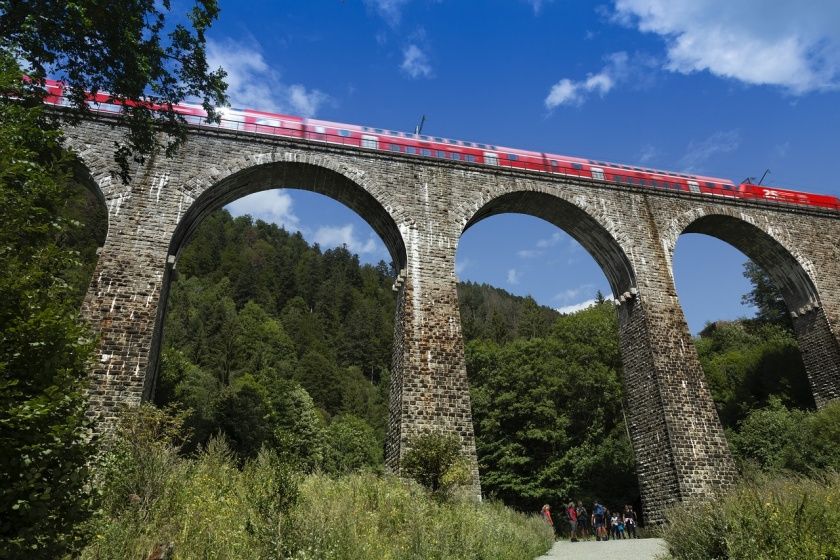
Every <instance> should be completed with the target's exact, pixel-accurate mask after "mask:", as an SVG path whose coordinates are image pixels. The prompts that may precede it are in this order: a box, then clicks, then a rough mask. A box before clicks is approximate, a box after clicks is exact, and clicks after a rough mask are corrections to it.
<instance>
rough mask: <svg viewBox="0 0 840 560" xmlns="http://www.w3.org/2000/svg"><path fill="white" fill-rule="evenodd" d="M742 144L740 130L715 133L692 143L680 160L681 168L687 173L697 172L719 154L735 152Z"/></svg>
mask: <svg viewBox="0 0 840 560" xmlns="http://www.w3.org/2000/svg"><path fill="white" fill-rule="evenodd" d="M740 144H741V134H740V132H739V131H738V130H726V131H719V132H715V133H714V134H712V135H711V136H709V137H708V138H706V139H705V140H703V141H701V142H694V141H692V142H691V143H690V144H689V145H688V148H687V149H686V152H685V155H683V157H682V158H680V162H679V165H680V168H681V169H683V170H685V171H691V172H694V171H697V170H698V169H699V168H701V167H702V166H703V164H705V163H706V162H707V161H709V160H710V159H712V157H714V156H716V155H719V154H727V153H730V152H734V151H735V150H737V149H738V146H739V145H740Z"/></svg>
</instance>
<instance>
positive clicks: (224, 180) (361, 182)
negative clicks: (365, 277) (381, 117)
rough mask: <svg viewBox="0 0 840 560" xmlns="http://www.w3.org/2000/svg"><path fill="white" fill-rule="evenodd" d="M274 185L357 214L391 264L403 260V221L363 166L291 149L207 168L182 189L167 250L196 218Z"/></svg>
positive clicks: (180, 242) (185, 236)
mask: <svg viewBox="0 0 840 560" xmlns="http://www.w3.org/2000/svg"><path fill="white" fill-rule="evenodd" d="M278 187H289V188H298V189H302V190H308V191H311V192H315V193H318V194H322V195H324V196H327V197H329V198H332V199H333V200H336V201H338V202H340V203H342V204H344V205H345V206H347V207H348V208H350V209H351V210H353V211H354V212H356V213H357V214H359V216H361V217H362V218H363V219H364V220H365V221H366V222H367V223H368V224H370V226H371V227H372V228H373V230H374V231H375V232H376V233H377V234H378V235H379V237H380V238H381V239H382V240H383V242H384V243H385V246H386V248H387V249H388V252H389V253H390V255H391V258H392V260H393V262H394V264H395V265H396V267H397V269H398V270H399V269H401V268H403V267H404V266H405V263H406V249H405V243H404V241H403V237H402V234H401V233H400V228H399V226H398V225H397V224H398V223H402V222H403V221H404V217H403V216H401V215H400V213H399V212H398V209H397V207H396V205H395V204H393V203H392V202H391V201H390V200H389V197H388V196H387V192H386V191H385V189H384V188H383V187H382V186H380V185H378V184H376V183H375V182H373V181H370V180H369V179H368V177H367V175H366V174H365V172H364V171H362V170H359V169H357V168H355V167H353V166H351V165H348V164H346V163H343V162H339V161H337V160H335V159H333V158H331V157H328V156H324V155H309V154H300V153H294V152H268V153H259V154H251V155H249V156H247V157H243V158H240V159H238V160H235V161H234V162H233V164H229V165H227V166H226V167H224V168H223V169H219V168H217V167H212V166H211V167H210V168H209V169H208V170H207V171H206V172H205V173H203V174H201V175H199V176H197V177H195V178H194V179H192V180H190V181H189V182H187V183H186V184H185V185H184V187H183V188H182V193H181V194H182V197H181V199H182V200H181V203H182V205H183V206H185V207H186V208H185V209H184V212H183V214H181V212H180V211H179V215H178V224H177V226H176V228H175V232H174V233H173V235H172V241H171V244H170V255H177V253H178V252H179V251H180V249H181V247H182V246H183V245H184V243H185V242H186V241H187V240H188V238H189V236H190V235H191V234H192V232H193V231H194V230H195V228H196V227H197V225H198V224H199V223H200V222H201V219H202V218H203V217H204V216H205V215H206V214H207V213H208V212H211V211H213V210H215V209H217V208H220V207H222V206H224V205H225V204H227V203H228V202H231V201H233V200H236V199H238V198H241V197H243V196H247V195H249V194H253V193H255V192H259V191H263V190H268V189H272V188H278Z"/></svg>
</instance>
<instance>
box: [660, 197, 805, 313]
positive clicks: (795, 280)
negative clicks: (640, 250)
mask: <svg viewBox="0 0 840 560" xmlns="http://www.w3.org/2000/svg"><path fill="white" fill-rule="evenodd" d="M664 233H665V235H663V238H662V244H663V249H664V250H665V255H666V256H667V259H668V265H669V272H670V273H671V276H672V277H673V270H672V265H673V255H674V250H675V248H676V244H677V240H678V238H679V236H680V235H682V234H683V233H702V234H705V235H709V236H711V237H715V238H717V239H720V240H721V241H724V242H725V243H728V244H729V245H732V246H733V247H735V248H736V249H738V250H739V251H741V252H742V253H744V254H745V255H746V256H747V257H749V258H750V259H752V260H753V261H754V262H755V263H756V264H758V265H759V266H760V267H762V268H763V269H764V270H765V271H767V274H768V275H770V277H771V278H772V279H773V282H774V283H775V285H776V286H777V287H778V288H779V290H780V291H781V292H782V295H783V296H784V298H785V303H787V305H788V309H790V311H791V312H792V313H795V314H797V315H799V314H802V313H807V312H808V311H810V310H811V309H813V308H814V307H816V306H819V301H820V300H819V294H818V293H817V289H816V287H815V285H814V282H813V280H812V271H813V264H812V263H811V262H810V261H809V260H808V259H807V258H805V257H804V256H802V255H801V254H800V253H799V252H798V251H797V250H796V249H795V248H793V247H790V246H789V245H788V244H786V243H785V242H784V241H783V240H782V232H781V231H778V230H777V228H774V227H773V226H772V225H770V224H769V222H768V223H767V224H765V225H762V224H761V223H759V222H757V221H756V220H755V219H754V218H752V217H751V216H747V215H745V214H741V213H739V212H738V211H736V210H732V209H729V208H719V209H714V210H712V209H707V208H696V209H693V210H690V211H688V212H685V213H683V214H681V215H679V216H676V217H674V218H673V219H672V220H671V222H670V224H669V226H668V230H667V232H664Z"/></svg>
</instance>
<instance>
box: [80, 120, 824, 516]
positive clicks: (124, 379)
mask: <svg viewBox="0 0 840 560" xmlns="http://www.w3.org/2000/svg"><path fill="white" fill-rule="evenodd" d="M66 136H67V144H68V145H69V146H70V147H71V148H73V149H74V150H75V151H76V153H77V154H78V156H79V159H80V161H81V163H82V164H83V166H84V167H85V168H86V170H87V172H88V174H89V179H90V181H91V183H92V184H94V185H95V186H96V188H98V189H99V191H101V193H102V195H103V197H104V200H105V202H106V204H107V206H108V216H109V222H108V236H107V239H106V241H105V245H104V247H103V248H102V251H101V254H100V258H99V262H98V263H97V266H96V270H95V273H94V276H93V279H92V281H91V284H90V288H89V290H88V293H87V296H86V299H85V303H84V308H83V312H84V314H85V316H86V318H87V319H88V320H89V321H90V323H91V324H92V325H93V327H94V328H95V329H96V330H97V331H98V332H99V333H100V342H99V348H98V359H97V360H96V364H95V367H94V368H93V371H92V372H91V376H92V377H91V414H93V415H95V416H96V417H97V418H98V419H99V421H100V426H101V428H102V429H103V430H107V429H109V427H110V426H111V425H112V424H113V421H114V419H115V415H116V414H117V412H118V410H119V406H120V405H122V404H137V403H139V402H140V401H141V400H142V399H144V398H149V397H150V395H151V393H152V391H153V389H154V381H155V374H156V367H157V363H156V362H157V355H158V350H159V344H160V338H161V336H160V335H161V333H160V330H161V325H162V324H163V319H164V317H163V315H164V312H165V309H166V296H167V293H168V286H169V282H170V275H171V270H172V267H173V266H174V265H175V263H176V262H177V256H178V253H179V251H180V250H181V248H182V247H183V245H184V243H185V242H186V241H187V240H188V239H189V236H190V234H191V233H192V231H194V229H195V227H196V226H197V224H198V223H199V222H200V221H201V219H202V218H203V217H204V216H205V215H207V213H209V212H211V211H213V210H215V209H216V208H219V207H220V206H222V205H224V204H226V203H227V202H229V201H231V200H234V199H236V198H239V197H241V196H245V195H247V194H250V193H253V192H257V191H260V190H264V189H268V188H279V187H293V188H300V189H306V190H310V191H313V192H317V193H320V194H324V195H326V196H329V197H331V198H333V199H335V200H337V201H339V202H341V203H343V204H345V205H346V206H348V207H349V208H351V209H352V210H354V211H356V212H357V213H358V214H359V215H360V216H361V217H362V218H363V219H365V220H366V221H367V222H368V223H369V224H370V225H371V227H373V229H374V230H375V231H376V232H377V233H378V234H379V235H380V237H381V238H382V240H383V241H384V243H385V245H386V246H387V248H388V250H389V252H390V254H391V258H392V259H393V261H394V263H395V265H396V268H397V270H399V271H400V275H399V278H397V279H395V286H396V287H397V288H398V290H399V294H398V305H397V313H396V322H395V328H396V331H395V336H394V349H393V372H392V380H391V383H392V385H391V389H390V408H389V429H388V436H387V438H388V439H387V442H386V463H387V465H388V467H389V468H390V469H391V470H393V471H394V472H397V473H399V470H400V461H401V458H402V456H403V454H404V453H405V450H406V447H407V445H409V443H410V441H411V438H412V436H413V435H415V434H417V433H420V432H423V431H428V430H442V431H446V432H451V433H455V434H457V435H458V436H459V437H460V439H461V442H462V445H463V450H464V453H465V454H466V456H467V457H468V458H469V459H470V461H471V465H472V471H473V479H474V490H475V492H476V493H478V492H480V483H479V477H478V468H477V461H476V452H475V439H474V436H473V425H472V416H471V409H470V397H469V382H468V379H467V372H466V366H465V361H464V344H463V338H462V334H461V323H460V317H459V311H458V301H457V292H456V289H455V288H456V276H455V252H456V249H457V246H458V241H459V239H460V236H461V234H462V233H463V232H464V230H465V229H467V228H468V227H470V226H472V225H473V224H475V223H477V222H479V221H480V220H482V219H484V218H487V217H489V216H492V215H495V214H500V213H505V212H518V213H525V214H530V215H532V216H536V217H538V218H542V219H544V220H547V221H549V222H551V223H553V224H555V225H556V226H557V227H559V228H561V229H563V230H565V231H566V232H567V233H569V234H570V235H571V236H572V237H574V238H575V239H576V240H578V241H579V242H580V243H581V244H582V245H583V246H584V248H586V250H587V251H588V252H589V253H590V254H591V255H592V256H593V258H594V259H595V260H596V261H597V262H598V263H599V264H600V265H601V267H602V268H603V270H604V273H605V274H606V276H607V278H608V280H609V282H610V286H611V288H612V291H613V295H614V296H615V298H616V299H617V300H618V301H619V302H620V304H619V305H618V308H617V312H618V316H619V327H620V329H619V330H620V337H619V338H620V340H619V342H620V346H621V352H622V360H623V364H624V368H623V370H624V387H625V395H626V400H627V410H628V423H629V429H630V435H631V440H632V443H633V448H634V451H635V455H636V462H637V472H638V476H639V485H640V489H641V492H642V500H643V510H644V513H645V515H646V517H647V518H648V519H649V520H652V521H658V520H661V519H662V512H663V509H664V508H665V507H666V506H667V505H669V504H671V503H673V502H675V501H680V500H698V499H708V498H709V497H711V496H713V495H714V493H715V492H716V491H717V490H719V489H722V488H726V487H727V486H729V485H730V484H731V483H732V482H733V481H734V479H735V476H736V472H735V468H734V466H733V464H732V459H731V457H730V456H729V452H728V448H727V446H726V441H725V438H724V433H723V430H722V428H721V425H720V422H719V420H718V417H717V414H716V412H715V409H714V405H713V403H712V400H711V397H710V394H709V390H708V388H707V386H706V383H705V379H704V377H703V372H702V369H701V367H700V363H699V360H698V358H697V354H696V351H695V349H694V346H693V344H692V341H691V337H690V333H689V331H688V327H687V325H686V322H685V318H684V316H683V312H682V308H681V307H680V303H679V300H678V298H677V295H676V290H675V288H674V282H673V274H672V270H671V262H672V256H673V251H674V247H675V245H676V241H677V238H678V237H679V236H680V235H681V234H682V233H686V232H694V233H703V234H706V235H712V236H715V237H718V238H720V239H722V240H723V241H726V242H728V243H730V244H732V245H733V246H735V247H736V248H738V249H740V250H741V251H742V252H744V253H745V254H746V255H747V256H749V257H750V258H751V259H753V260H754V261H755V262H757V263H758V264H759V265H761V266H762V267H763V268H764V269H765V270H766V271H767V272H768V273H769V274H770V276H771V277H772V278H773V280H774V282H775V283H776V284H777V285H778V286H779V287H780V288H781V290H782V292H783V294H784V297H785V301H786V302H787V304H788V307H789V309H790V310H791V314H792V316H793V319H794V326H795V330H796V333H797V336H798V338H799V343H800V347H801V349H802V352H803V359H804V362H805V365H806V369H807V372H808V376H809V380H810V382H811V386H812V388H813V391H814V395H815V400H816V402H817V405H818V406H822V405H823V404H825V403H826V402H828V401H830V400H832V399H835V398H837V397H838V396H840V246H839V245H838V244H839V243H840V215H838V214H837V213H832V212H829V211H819V210H814V209H807V208H798V207H785V206H774V205H770V204H765V203H761V202H756V201H744V200H739V199H734V198H719V197H709V196H707V195H696V194H690V193H681V192H671V191H657V190H652V189H647V188H643V187H630V186H616V185H608V184H604V183H602V182H598V181H593V180H585V179H579V178H573V177H565V176H561V175H547V174H541V173H532V172H525V171H514V170H509V169H501V168H494V167H490V166H479V165H474V164H469V163H462V162H451V161H442V160H435V159H431V158H422V157H416V156H408V155H401V154H393V153H383V152H378V151H371V150H366V149H361V148H352V147H344V146H339V145H334V144H329V143H323V142H312V141H303V140H293V139H283V138H275V137H267V136H259V135H253V134H243V133H238V132H234V131H220V130H206V129H200V128H196V129H193V130H192V131H191V133H190V135H189V139H188V142H187V143H186V145H185V146H184V147H183V148H182V149H181V150H180V151H179V153H178V154H177V155H176V156H175V157H174V158H171V159H167V158H164V157H162V156H159V157H154V158H150V159H149V160H148V161H147V162H146V163H145V164H144V165H143V166H138V167H137V169H135V170H134V174H133V179H132V182H131V183H129V184H127V185H123V184H121V183H120V182H119V181H118V180H117V179H115V177H116V169H115V168H114V165H113V163H112V150H113V146H114V143H115V142H116V141H118V140H120V139H121V138H122V136H123V131H122V130H121V129H120V128H119V126H115V123H114V122H112V121H108V120H104V119H92V120H87V121H84V122H82V123H81V124H79V125H77V126H75V127H72V128H68V129H67V130H66Z"/></svg>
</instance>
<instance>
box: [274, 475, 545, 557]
mask: <svg viewBox="0 0 840 560" xmlns="http://www.w3.org/2000/svg"><path fill="white" fill-rule="evenodd" d="M300 490H301V496H300V502H299V504H298V506H297V507H296V508H295V509H294V510H293V511H292V512H291V513H290V519H289V521H290V522H289V529H290V531H289V535H288V536H289V538H290V540H291V541H292V542H290V543H289V544H290V545H291V546H290V552H292V554H290V556H289V557H290V558H295V559H300V560H304V559H307V560H308V559H316V558H317V559H341V558H348V559H349V558H377V559H378V558H382V559H418V560H419V559H429V560H436V559H440V560H456V559H460V558H463V559H476V560H479V559H487V560H496V559H498V560H505V559H510V560H522V559H524V558H534V557H535V556H539V555H540V554H543V553H544V552H545V551H546V550H547V549H548V548H549V547H550V546H551V543H552V541H553V535H552V534H551V531H550V529H548V528H547V527H546V525H545V523H543V522H542V521H541V520H540V519H539V518H537V517H535V516H532V517H526V516H523V515H522V514H519V513H516V512H514V511H512V510H510V509H508V508H506V507H504V506H503V505H501V504H498V503H493V502H490V503H485V504H475V503H472V502H468V501H454V502H440V501H439V500H435V499H431V498H429V496H428V495H427V494H426V492H425V491H424V490H423V489H422V488H420V487H419V486H416V485H413V484H412V485H409V484H406V483H403V482H401V481H398V480H396V479H393V478H388V477H380V476H376V475H373V474H354V475H348V476H345V477H342V478H339V479H331V478H328V477H325V476H321V475H312V476H309V477H308V478H307V479H306V480H305V481H304V482H303V484H302V485H301V488H300Z"/></svg>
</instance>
